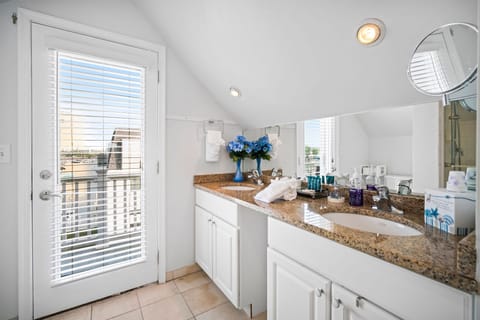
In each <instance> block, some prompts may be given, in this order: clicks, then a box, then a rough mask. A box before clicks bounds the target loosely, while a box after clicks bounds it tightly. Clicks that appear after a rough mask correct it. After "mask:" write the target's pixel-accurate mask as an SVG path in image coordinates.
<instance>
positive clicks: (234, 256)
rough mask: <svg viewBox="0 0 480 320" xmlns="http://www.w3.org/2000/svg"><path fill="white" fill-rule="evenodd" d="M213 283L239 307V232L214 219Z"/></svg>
mask: <svg viewBox="0 0 480 320" xmlns="http://www.w3.org/2000/svg"><path fill="white" fill-rule="evenodd" d="M213 219H214V220H213V223H212V224H213V277H212V279H213V281H214V282H215V284H216V285H217V286H218V288H220V290H222V292H223V293H224V294H225V296H226V297H227V298H228V299H229V300H230V301H231V302H232V304H233V305H235V306H236V307H238V230H237V229H236V228H234V227H233V226H231V225H229V224H228V223H225V222H223V221H222V220H220V219H218V218H215V217H214V218H213Z"/></svg>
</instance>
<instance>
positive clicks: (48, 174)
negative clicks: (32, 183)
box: [40, 170, 52, 180]
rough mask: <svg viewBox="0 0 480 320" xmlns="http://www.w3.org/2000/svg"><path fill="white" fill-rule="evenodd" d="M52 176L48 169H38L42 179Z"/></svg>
mask: <svg viewBox="0 0 480 320" xmlns="http://www.w3.org/2000/svg"><path fill="white" fill-rule="evenodd" d="M51 176H52V173H51V172H50V171H48V170H42V171H40V178H41V179H43V180H48V179H50V177H51Z"/></svg>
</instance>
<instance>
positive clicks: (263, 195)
mask: <svg viewBox="0 0 480 320" xmlns="http://www.w3.org/2000/svg"><path fill="white" fill-rule="evenodd" d="M296 197H297V181H296V180H295V179H291V178H283V179H281V180H272V183H271V184H270V185H269V186H268V187H266V188H265V189H263V190H262V191H260V192H259V193H257V194H256V195H255V199H256V200H260V201H262V202H266V203H270V202H273V201H275V200H277V199H284V200H287V201H291V200H293V199H295V198H296Z"/></svg>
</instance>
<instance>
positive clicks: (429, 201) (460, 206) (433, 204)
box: [424, 189, 475, 236]
mask: <svg viewBox="0 0 480 320" xmlns="http://www.w3.org/2000/svg"><path fill="white" fill-rule="evenodd" d="M424 219H425V223H426V224H428V225H431V226H434V227H435V228H438V229H440V230H443V231H445V232H448V233H452V234H456V235H460V236H464V235H467V234H468V233H470V232H471V231H473V230H474V229H475V192H471V191H468V192H452V191H447V190H446V189H426V190H425V215H424Z"/></svg>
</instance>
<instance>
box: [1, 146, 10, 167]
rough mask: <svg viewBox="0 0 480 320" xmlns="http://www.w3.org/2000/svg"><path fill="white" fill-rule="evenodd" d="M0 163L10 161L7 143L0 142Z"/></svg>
mask: <svg viewBox="0 0 480 320" xmlns="http://www.w3.org/2000/svg"><path fill="white" fill-rule="evenodd" d="M0 163H10V145H9V144H0Z"/></svg>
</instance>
